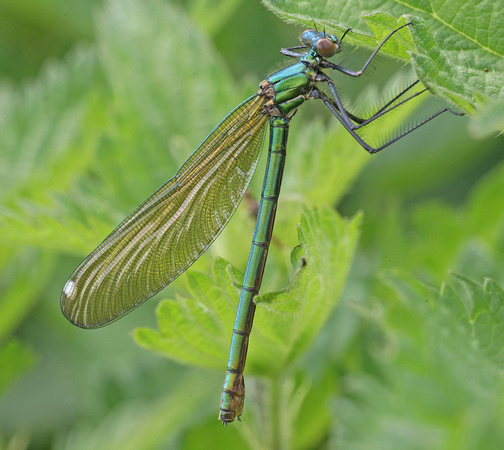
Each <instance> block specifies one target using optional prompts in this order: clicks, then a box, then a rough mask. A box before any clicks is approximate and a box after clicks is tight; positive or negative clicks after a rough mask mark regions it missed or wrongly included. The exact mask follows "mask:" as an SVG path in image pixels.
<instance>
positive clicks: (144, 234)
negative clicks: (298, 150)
mask: <svg viewBox="0 0 504 450" xmlns="http://www.w3.org/2000/svg"><path fill="white" fill-rule="evenodd" d="M263 104H264V97H260V96H257V95H254V96H252V97H250V98H249V99H248V100H246V101H244V102H243V103H242V104H241V105H239V106H238V107H236V108H235V109H234V110H233V111H232V112H231V113H230V114H229V115H228V116H227V117H226V118H225V119H224V120H223V121H222V122H221V123H220V124H219V125H218V126H217V127H216V128H215V129H214V130H213V131H212V133H211V134H210V135H209V136H208V137H207V138H206V139H205V141H204V142H203V143H202V144H201V145H200V146H199V147H198V149H197V150H196V151H195V152H194V153H193V154H192V156H191V157H190V158H189V159H188V160H187V161H186V162H185V163H184V165H183V166H182V167H181V168H180V170H179V171H178V172H177V174H176V175H175V176H174V177H173V178H172V179H171V180H169V181H168V182H167V183H166V184H164V185H163V186H162V187H161V188H159V189H158V190H157V191H156V192H154V194H152V195H151V196H150V197H149V198H147V200H145V201H144V202H143V203H142V204H141V205H140V206H139V207H138V208H137V209H136V210H135V211H134V212H133V213H132V214H130V215H129V216H128V217H127V218H126V219H125V220H124V221H123V222H122V223H121V224H120V225H119V226H118V227H117V228H116V229H115V230H114V231H113V232H112V233H111V234H110V235H109V236H108V237H107V238H106V239H105V240H104V241H103V242H102V243H101V244H100V245H99V246H98V248H96V250H95V251H93V253H91V254H90V255H89V256H88V257H87V258H86V259H85V260H84V261H83V262H82V263H81V264H80V266H79V267H77V269H76V270H75V271H74V273H73V274H72V275H71V277H70V278H69V280H68V281H67V283H66V284H65V287H64V288H63V292H62V294H61V310H62V311H63V314H64V315H65V317H66V318H67V319H68V320H70V322H72V323H74V324H75V325H77V326H79V327H82V328H97V327H101V326H104V325H107V324H108V323H110V322H112V321H114V320H117V319H118V318H120V317H122V316H123V315H125V314H127V313H128V312H130V311H131V310H132V309H134V308H136V307H137V306H139V305H140V304H141V303H143V302H145V301H146V300H147V299H148V298H150V297H152V296H153V295H154V294H156V293H157V292H159V291H160V290H161V289H163V288H164V287H165V286H167V285H168V284H169V283H171V282H172V281H173V280H174V279H175V278H177V277H178V276H179V275H180V274H181V273H182V272H184V271H185V270H186V269H187V268H188V267H189V266H190V265H191V264H192V263H193V262H194V261H196V260H197V259H198V258H199V257H200V256H201V254H202V253H203V252H204V251H205V250H206V249H207V248H208V247H209V245H210V244H211V243H212V242H213V241H214V240H215V238H216V237H217V236H218V235H219V233H220V232H221V231H222V229H223V228H224V227H225V226H226V224H227V223H228V221H229V219H230V218H231V216H232V215H233V213H234V211H235V210H236V208H237V207H238V205H239V203H240V201H241V199H242V197H243V196H244V194H245V191H246V190H247V188H248V185H249V183H250V180H251V178H252V175H253V173H254V171H255V168H256V166H257V162H258V159H259V155H260V152H261V147H262V143H263V141H264V134H265V130H266V124H267V121H268V116H267V115H265V114H263V113H262V108H263Z"/></svg>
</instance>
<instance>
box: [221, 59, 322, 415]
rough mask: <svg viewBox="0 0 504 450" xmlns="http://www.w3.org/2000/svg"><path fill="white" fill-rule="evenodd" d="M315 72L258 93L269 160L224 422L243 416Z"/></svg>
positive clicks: (301, 69) (282, 76)
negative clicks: (299, 121)
mask: <svg viewBox="0 0 504 450" xmlns="http://www.w3.org/2000/svg"><path fill="white" fill-rule="evenodd" d="M314 74H315V72H314V71H313V69H312V68H311V66H310V65H307V64H305V63H301V62H300V63H296V64H293V65H292V66H289V67H286V68H285V69H283V70H281V71H279V72H276V73H274V74H272V75H270V76H269V77H268V78H266V79H265V80H264V81H263V82H262V83H261V84H260V86H261V89H260V90H259V92H258V95H260V96H264V97H267V98H268V97H270V98H268V100H267V102H266V105H265V112H266V113H267V114H269V115H271V118H270V121H269V123H270V140H269V148H268V160H267V164H266V172H265V175H264V183H263V188H262V193H261V202H260V204H259V213H258V215H257V222H256V227H255V231H254V236H253V238H252V248H251V249H250V255H249V261H248V265H247V270H246V272H245V278H244V281H243V287H242V291H241V295H240V302H239V304H238V311H237V313H236V320H235V324H234V328H233V337H232V340H231V349H230V351H229V360H228V366H227V373H226V379H225V381H224V387H223V391H222V397H221V406H220V414H219V419H220V420H222V422H223V423H224V424H227V423H229V422H232V421H233V420H234V419H235V418H236V417H240V415H241V414H242V412H243V406H244V400H245V384H244V379H243V371H244V369H245V361H246V358H247V349H248V344H249V336H250V332H251V330H252V323H253V320H254V312H255V303H254V296H255V295H257V294H258V293H259V288H260V286H261V282H262V277H263V273H264V267H265V265H266V258H267V256H268V249H269V245H270V242H271V237H272V233H273V225H274V222H275V215H276V210H277V203H278V197H279V195H280V186H281V183H282V175H283V170H284V164H285V157H286V148H287V137H288V133H289V122H290V119H291V117H292V116H293V115H294V114H295V112H296V110H297V108H298V107H299V106H300V105H301V104H302V103H304V101H305V100H306V99H307V98H308V96H309V94H310V87H311V86H312V85H313V84H314V81H315V80H314Z"/></svg>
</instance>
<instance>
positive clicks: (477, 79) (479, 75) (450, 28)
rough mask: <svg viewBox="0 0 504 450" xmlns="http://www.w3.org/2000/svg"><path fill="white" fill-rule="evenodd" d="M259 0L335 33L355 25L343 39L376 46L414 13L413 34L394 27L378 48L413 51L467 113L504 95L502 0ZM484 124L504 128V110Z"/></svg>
mask: <svg viewBox="0 0 504 450" xmlns="http://www.w3.org/2000/svg"><path fill="white" fill-rule="evenodd" d="M263 3H264V4H265V5H266V6H267V7H268V8H270V9H271V10H273V11H274V12H275V13H276V14H277V15H279V16H280V17H282V18H283V19H284V20H287V21H290V22H295V23H298V24H301V25H304V26H307V27H313V24H314V23H315V24H316V25H317V26H319V27H320V28H324V27H325V28H326V29H328V31H330V32H335V33H336V34H337V35H341V34H342V33H343V32H344V30H346V29H347V28H352V31H353V32H352V33H349V34H348V35H347V37H345V41H347V42H349V43H351V44H352V45H359V46H364V47H367V48H373V47H376V45H377V43H378V42H379V41H380V40H381V39H383V37H384V36H385V35H386V34H387V33H388V32H390V31H391V30H392V29H394V28H397V27H398V26H400V25H402V24H404V23H406V22H407V21H411V22H413V25H412V26H410V27H408V30H409V33H411V36H410V37H408V33H398V35H399V36H398V38H397V39H396V38H395V37H394V39H391V41H392V42H391V45H390V46H388V45H387V46H385V47H384V48H383V49H382V51H381V53H383V54H386V55H389V56H393V57H395V58H399V59H403V60H408V59H410V58H411V61H412V62H413V66H414V68H415V70H416V72H417V74H418V76H419V78H420V79H421V80H422V82H423V83H424V84H425V85H426V86H428V87H429V88H430V89H431V91H432V92H433V93H434V94H435V95H437V96H438V97H440V98H443V99H445V100H448V101H450V102H452V103H454V104H455V105H457V106H458V107H460V108H461V109H462V110H464V111H465V112H467V113H469V114H471V115H475V114H476V113H477V112H479V111H480V110H482V109H483V106H484V105H485V104H487V103H489V102H490V101H493V102H496V103H502V101H503V98H504V59H503V56H504V31H503V29H502V26H501V19H500V17H501V14H502V10H503V8H504V2H503V1H502V0H499V1H494V2H484V3H481V4H478V5H477V7H476V5H474V4H473V3H472V2H469V1H465V0H458V1H453V2H449V3H446V2H440V3H436V2H434V3H433V2H423V1H421V0H416V1H412V2H409V3H408V4H405V3H404V2H396V1H386V2H385V1H382V0H372V1H363V0H357V1H354V2H352V4H351V7H349V5H348V2H346V1H342V0H333V1H330V2H318V1H313V2H305V1H301V0H293V1H290V2H284V1H281V0H263ZM377 10H378V11H386V13H383V12H378V13H377V12H375V11H377ZM395 17H401V18H400V19H395ZM369 28H371V31H372V33H373V34H374V36H372V35H370V33H369ZM411 38H412V39H411ZM408 54H409V55H410V57H408ZM499 111H500V110H499ZM499 111H498V112H499ZM489 126H493V127H495V128H497V129H500V130H501V131H502V130H504V114H500V113H499V115H498V117H497V118H496V117H495V116H494V117H493V121H492V122H491V123H490V124H488V123H487V124H486V130H488V127H489ZM486 132H487V131H486ZM484 133H485V131H480V134H484Z"/></svg>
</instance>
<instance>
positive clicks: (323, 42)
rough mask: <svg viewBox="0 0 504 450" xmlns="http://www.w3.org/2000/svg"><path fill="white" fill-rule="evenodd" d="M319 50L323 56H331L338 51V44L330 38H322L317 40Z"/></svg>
mask: <svg viewBox="0 0 504 450" xmlns="http://www.w3.org/2000/svg"><path fill="white" fill-rule="evenodd" d="M317 52H318V54H319V55H320V56H322V58H330V57H331V56H334V55H335V54H336V52H337V47H336V44H335V43H334V42H333V41H332V40H331V39H329V38H320V39H319V40H318V41H317Z"/></svg>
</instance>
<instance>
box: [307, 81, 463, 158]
mask: <svg viewBox="0 0 504 450" xmlns="http://www.w3.org/2000/svg"><path fill="white" fill-rule="evenodd" d="M314 92H316V95H317V97H316V98H320V99H321V100H322V101H323V102H324V104H325V105H326V106H327V107H328V108H329V110H330V111H331V112H332V113H333V115H334V116H335V117H336V118H337V119H338V120H339V121H340V122H341V124H342V125H343V126H344V127H345V128H346V129H347V131H348V132H349V133H350V134H351V135H352V136H353V138H354V139H355V140H356V141H357V142H358V143H359V144H360V145H361V146H362V147H363V148H364V149H365V150H366V151H367V152H369V153H378V152H379V151H380V150H383V149H384V148H386V147H388V146H389V145H391V144H393V143H394V142H396V141H398V140H399V139H401V138H403V137H404V136H406V135H408V134H410V133H411V132H412V131H414V130H416V129H417V128H420V127H421V126H423V125H425V124H426V123H428V122H430V121H431V120H432V119H434V118H436V117H437V116H439V115H441V114H443V113H445V112H449V113H451V114H454V115H456V116H463V115H464V114H463V113H458V112H456V111H453V110H451V109H450V108H447V107H446V108H443V109H441V110H439V111H438V112H436V113H434V114H432V115H431V116H429V117H427V118H425V119H423V120H422V121H420V122H419V123H417V124H416V125H414V126H412V127H411V128H409V129H408V130H406V131H404V132H402V133H400V134H398V135H397V136H395V137H394V138H392V139H390V140H389V141H387V142H385V144H383V145H381V146H379V147H372V146H371V145H369V144H368V143H367V142H365V141H364V140H363V139H362V138H361V137H360V136H359V135H358V134H357V133H356V131H355V130H356V127H355V126H354V127H351V126H348V120H347V118H345V117H344V116H343V113H342V112H341V110H340V108H341V109H342V110H343V111H345V109H344V108H343V106H341V105H338V103H337V102H334V101H333V100H332V99H331V98H329V97H327V95H326V94H325V93H324V92H322V91H319V90H314ZM405 101H407V100H405ZM340 104H341V101H340ZM397 106H399V105H397ZM345 114H347V112H346V111H345ZM383 114H384V113H383V112H382V113H380V115H383ZM367 124H369V122H367V123H366V124H364V125H367ZM364 125H361V126H359V127H358V128H360V127H362V126H364Z"/></svg>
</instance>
